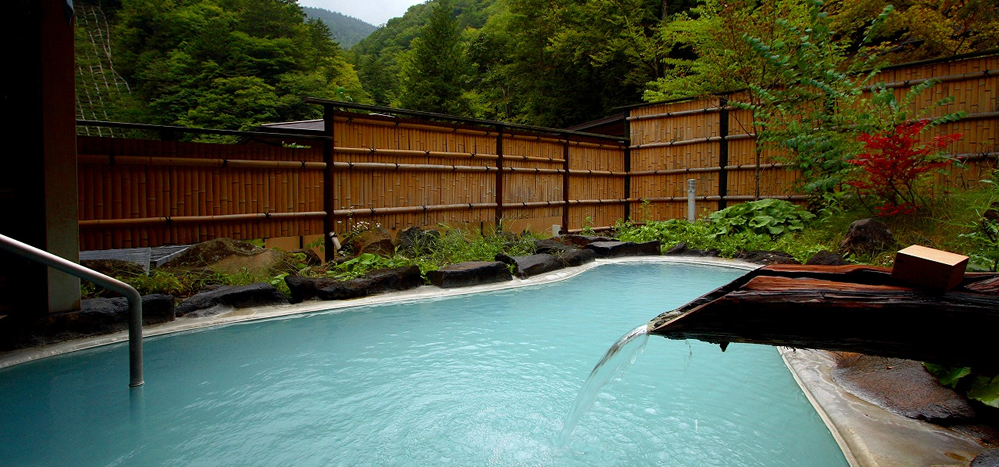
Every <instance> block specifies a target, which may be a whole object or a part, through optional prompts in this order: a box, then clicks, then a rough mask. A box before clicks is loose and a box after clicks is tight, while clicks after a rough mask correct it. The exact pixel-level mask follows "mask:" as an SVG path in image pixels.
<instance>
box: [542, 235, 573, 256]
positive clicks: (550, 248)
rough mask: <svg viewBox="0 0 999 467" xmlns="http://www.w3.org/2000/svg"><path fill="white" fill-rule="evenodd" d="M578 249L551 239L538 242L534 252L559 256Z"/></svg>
mask: <svg viewBox="0 0 999 467" xmlns="http://www.w3.org/2000/svg"><path fill="white" fill-rule="evenodd" d="M574 249H576V248H575V247H573V246H571V245H566V244H565V243H562V242H559V241H556V240H552V239H549V238H546V239H542V240H537V241H535V242H534V252H535V253H547V254H549V255H559V254H562V253H563V252H566V251H570V250H574Z"/></svg>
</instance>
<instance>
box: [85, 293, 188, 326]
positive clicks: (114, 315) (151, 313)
mask: <svg viewBox="0 0 999 467" xmlns="http://www.w3.org/2000/svg"><path fill="white" fill-rule="evenodd" d="M129 314H130V311H129V307H128V299H126V298H125V297H114V298H89V299H86V300H80V313H79V317H78V320H80V324H81V325H83V328H86V327H87V326H88V325H86V324H83V323H84V322H85V321H90V320H93V321H94V322H95V323H99V322H106V323H108V324H109V325H112V327H114V328H116V329H114V331H117V330H120V329H124V328H125V327H127V326H128V317H129ZM175 317H176V312H175V309H174V302H173V296H172V295H165V294H150V295H143V296H142V324H143V325H149V324H157V323H165V322H167V321H173V320H174V318H175ZM114 324H121V325H122V326H121V327H120V328H119V327H118V326H113V325H114ZM83 328H80V329H76V330H77V331H78V332H89V331H86V330H85V329H83ZM93 332H113V331H101V330H97V329H94V330H93Z"/></svg>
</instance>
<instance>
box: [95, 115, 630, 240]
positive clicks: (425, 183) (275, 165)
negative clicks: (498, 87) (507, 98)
mask: <svg viewBox="0 0 999 467" xmlns="http://www.w3.org/2000/svg"><path fill="white" fill-rule="evenodd" d="M327 117H328V118H332V122H333V128H332V139H331V140H329V141H328V142H327V141H323V140H316V139H297V138H296V137H295V136H291V135H289V136H288V137H287V138H282V139H278V138H270V137H268V138H264V140H267V139H273V141H270V142H269V144H265V143H267V141H257V142H251V143H247V144H236V145H225V144H206V143H183V142H171V141H150V140H134V139H112V138H99V137H87V136H81V137H79V139H78V152H79V182H80V228H81V249H84V250H90V249H107V248H130V247H144V246H157V245H164V244H186V243H194V242H199V241H204V240H208V239H211V238H217V237H231V238H237V239H254V238H277V237H309V236H319V237H318V238H321V235H322V232H323V231H324V222H330V224H331V226H332V227H331V230H334V231H336V232H337V233H338V234H339V235H341V236H342V235H343V234H344V233H346V232H347V231H348V230H349V229H351V228H353V227H354V226H355V225H356V224H357V223H358V222H368V223H370V224H379V225H381V226H383V227H386V228H388V229H390V230H398V229H402V228H406V227H409V226H414V225H415V226H435V225H438V224H449V225H453V226H454V225H461V224H467V225H469V226H470V227H473V228H484V227H493V226H495V224H496V222H497V220H499V221H500V222H501V223H502V224H503V228H504V229H507V230H512V231H518V232H519V231H521V230H525V229H530V230H532V231H535V232H539V231H548V230H549V229H550V228H551V226H552V225H559V226H561V227H562V228H563V229H578V228H581V227H582V226H583V225H584V224H586V223H589V224H590V225H596V226H600V225H611V224H613V223H614V221H616V220H617V219H620V218H623V217H625V203H624V198H625V197H626V196H625V193H624V178H625V177H624V168H625V166H624V153H625V145H624V143H623V141H614V140H612V139H600V138H586V137H582V138H580V137H563V136H552V135H551V134H532V133H529V132H526V131H523V130H510V129H506V128H501V127H496V128H488V127H476V126H471V125H458V124H448V123H439V122H427V121H419V120H412V119H410V120H406V119H400V118H393V117H386V116H371V115H364V114H358V113H348V112H343V111H340V112H335V113H334V112H329V113H328V114H327ZM317 134H323V133H317ZM326 134H328V133H326ZM327 139H329V138H327ZM258 140H259V138H258ZM292 141H294V142H296V143H298V145H300V146H306V147H303V148H289V147H284V145H283V144H281V143H282V142H292ZM327 181H328V182H327ZM327 185H328V186H329V187H331V190H330V191H329V192H327V191H326V187H327ZM497 200H500V202H497ZM327 203H331V206H332V207H331V209H328V208H327ZM329 214H332V218H329V216H328V215H329ZM313 238H317V237H313Z"/></svg>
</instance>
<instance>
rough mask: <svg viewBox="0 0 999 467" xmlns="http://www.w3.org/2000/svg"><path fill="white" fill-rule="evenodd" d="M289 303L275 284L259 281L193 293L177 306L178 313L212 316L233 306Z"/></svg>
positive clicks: (181, 314) (180, 314) (245, 306)
mask: <svg viewBox="0 0 999 467" xmlns="http://www.w3.org/2000/svg"><path fill="white" fill-rule="evenodd" d="M287 304H288V299H287V298H286V297H285V296H284V294H282V293H281V292H278V290H277V289H275V288H274V286H273V285H270V284H265V283H263V282H259V283H256V284H250V285H238V286H222V287H217V288H215V289H213V290H210V291H207V292H201V293H198V294H196V295H193V296H191V297H190V298H188V299H187V300H184V301H183V302H181V304H180V305H178V306H177V315H178V316H189V317H201V316H212V315H217V314H220V313H224V312H227V311H230V310H232V309H233V308H250V307H255V306H273V305H287Z"/></svg>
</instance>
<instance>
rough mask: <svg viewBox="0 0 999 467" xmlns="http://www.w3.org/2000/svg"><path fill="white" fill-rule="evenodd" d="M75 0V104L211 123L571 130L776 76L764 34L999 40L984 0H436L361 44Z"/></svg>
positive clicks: (293, 16)
mask: <svg viewBox="0 0 999 467" xmlns="http://www.w3.org/2000/svg"><path fill="white" fill-rule="evenodd" d="M76 5H77V6H78V9H77V11H78V15H82V14H84V13H86V14H88V15H89V16H87V17H86V18H82V17H81V16H78V21H77V27H78V31H77V47H78V55H77V62H78V69H79V70H80V72H81V73H80V76H81V79H80V81H79V82H78V90H81V92H78V94H79V95H80V98H79V99H80V106H79V108H80V112H81V116H87V118H107V119H112V120H123V121H139V122H148V123H160V124H176V125H189V126H199V127H216V128H250V127H253V126H256V125H258V124H260V123H263V122H274V121H288V120H299V119H306V118H314V117H317V116H318V115H319V112H320V109H319V108H318V107H317V106H310V105H305V104H303V103H302V98H303V97H306V96H315V97H323V98H333V99H342V100H353V101H357V102H365V103H376V104H381V105H389V106H397V107H406V108H411V109H415V110H425V111H434V112H444V113H453V114H458V115H465V116H473V117H479V118H488V119H496V120H505V121H511V122H521V123H529V124H535V125H544V126H555V127H562V126H569V125H573V124H577V123H581V122H585V121H590V120H594V119H597V118H600V117H603V116H606V115H609V114H611V113H614V112H616V111H618V110H616V109H617V108H619V107H620V106H625V105H630V104H636V103H641V102H642V101H643V100H645V101H655V100H662V99H671V98H682V97H694V96H700V95H705V94H708V93H713V92H719V91H725V90H732V89H742V88H759V89H761V90H765V89H767V88H769V87H773V86H780V85H781V83H786V82H788V80H789V79H792V78H794V76H792V75H793V73H796V71H794V70H793V69H792V68H793V67H792V66H791V65H789V62H784V63H780V62H774V60H773V59H772V57H775V56H777V54H772V53H770V54H768V53H767V52H766V51H767V50H769V49H768V48H769V47H776V48H778V49H780V55H781V56H786V57H789V60H790V59H791V58H793V59H794V62H795V63H797V64H809V63H811V64H813V65H815V66H816V67H817V66H819V65H821V66H825V67H827V71H835V72H839V71H845V70H849V69H859V68H858V64H862V65H864V66H866V67H872V66H873V67H876V66H883V65H885V64H890V63H900V62H907V61H912V60H919V59H927V58H936V57H942V56H950V55H956V54H962V53H968V52H974V51H981V50H986V49H990V48H994V47H996V46H997V45H999V6H997V4H996V2H994V1H988V0H973V1H966V2H939V1H931V0H896V1H893V2H892V3H891V5H889V4H888V1H887V0H839V1H834V2H829V3H828V4H822V3H819V2H815V1H814V0H778V1H774V2H758V1H755V0H726V1H724V2H723V1H721V0H700V1H698V0H675V1H665V0H556V1H548V0H430V1H428V2H426V3H422V4H418V5H415V6H413V7H411V8H409V10H408V11H407V12H406V14H405V15H404V16H402V17H399V18H393V19H391V20H389V21H388V23H387V24H386V25H385V26H384V27H382V28H380V29H377V30H375V31H374V32H372V33H371V34H370V35H369V36H368V37H366V38H365V39H363V40H361V41H360V42H358V43H357V44H356V45H354V46H353V47H352V48H351V50H350V51H344V50H343V49H342V48H341V47H340V46H339V45H338V44H337V43H336V42H335V41H334V40H332V39H331V38H330V33H331V31H330V28H329V27H327V26H326V24H325V23H323V22H322V21H320V20H318V19H315V18H308V17H307V16H306V15H305V13H304V12H303V9H302V8H301V7H300V6H299V5H298V4H297V2H296V1H295V0H168V1H163V0H78V1H77V2H76ZM815 15H820V16H821V21H820V22H821V23H822V27H823V28H824V29H823V30H822V31H819V32H821V37H822V40H821V42H816V41H815V40H813V36H814V37H819V34H817V33H816V31H814V30H813V29H812V27H813V26H814V25H815V24H817V23H816V16H815ZM334 32H335V31H334ZM345 43H346V42H345ZM820 49H821V50H820ZM775 50H776V49H775ZM808 54H817V55H814V56H809V55H808ZM813 68H814V67H813ZM355 70H356V71H355ZM813 71H815V70H813ZM799 78H800V76H799Z"/></svg>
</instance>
